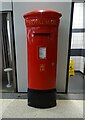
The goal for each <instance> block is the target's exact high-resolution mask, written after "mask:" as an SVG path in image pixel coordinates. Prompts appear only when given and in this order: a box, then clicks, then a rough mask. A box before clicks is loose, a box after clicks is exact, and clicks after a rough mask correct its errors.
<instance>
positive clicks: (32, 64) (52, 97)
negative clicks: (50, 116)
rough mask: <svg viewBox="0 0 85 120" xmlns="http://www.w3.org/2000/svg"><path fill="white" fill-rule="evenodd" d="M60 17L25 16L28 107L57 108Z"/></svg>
mask: <svg viewBox="0 0 85 120" xmlns="http://www.w3.org/2000/svg"><path fill="white" fill-rule="evenodd" d="M60 17H61V14H60V13H58V12H55V11H48V10H47V11H44V10H39V11H34V12H30V13H27V14H25V15H24V18H25V23H26V31H27V54H28V105H30V106H33V107H37V108H48V107H53V106H55V105H56V64H57V44H58V26H59V21H60V19H59V18H60Z"/></svg>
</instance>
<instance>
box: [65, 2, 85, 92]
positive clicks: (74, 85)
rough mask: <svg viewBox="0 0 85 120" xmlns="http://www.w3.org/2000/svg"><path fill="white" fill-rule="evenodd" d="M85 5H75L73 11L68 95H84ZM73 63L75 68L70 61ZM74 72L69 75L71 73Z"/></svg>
mask: <svg viewBox="0 0 85 120" xmlns="http://www.w3.org/2000/svg"><path fill="white" fill-rule="evenodd" d="M83 4H84V3H74V9H73V22H72V29H71V35H70V36H72V37H71V38H70V45H69V59H68V63H69V64H68V72H67V73H68V74H67V86H66V87H67V88H66V92H68V93H72V94H73V93H76V94H80V93H83V80H84V77H83V74H84V52H83V51H84V48H83V44H84V39H83V34H84V32H85V28H83ZM71 60H72V61H73V64H74V65H73V67H72V65H71V64H70V61H71ZM71 70H73V71H74V72H73V73H72V74H70V75H69V73H70V71H71Z"/></svg>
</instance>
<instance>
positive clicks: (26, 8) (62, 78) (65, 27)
mask: <svg viewBox="0 0 85 120" xmlns="http://www.w3.org/2000/svg"><path fill="white" fill-rule="evenodd" d="M37 9H52V10H56V11H58V12H61V13H62V17H61V20H60V26H59V37H58V38H59V41H58V65H57V89H58V91H60V92H64V91H65V85H66V69H67V55H68V43H69V27H70V13H71V3H70V2H67V3H66V2H64V3H62V2H60V3H59V2H51V3H50V2H49V3H48V2H47V3H44V2H43V3H39V2H38V3H34V2H33V3H31V2H28V3H26V2H25V3H24V2H23V3H17V2H14V3H13V13H14V29H15V44H16V62H17V80H18V81H17V82H18V91H19V92H26V91H27V52H26V49H27V48H26V28H25V21H24V18H23V15H24V14H25V13H27V12H30V11H32V10H37Z"/></svg>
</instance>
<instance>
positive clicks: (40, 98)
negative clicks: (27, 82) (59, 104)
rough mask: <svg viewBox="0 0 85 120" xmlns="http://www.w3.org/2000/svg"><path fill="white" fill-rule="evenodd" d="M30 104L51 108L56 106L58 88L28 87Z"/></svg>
mask: <svg viewBox="0 0 85 120" xmlns="http://www.w3.org/2000/svg"><path fill="white" fill-rule="evenodd" d="M28 105H29V106H32V107H36V108H51V107H54V106H56V89H51V90H33V89H28Z"/></svg>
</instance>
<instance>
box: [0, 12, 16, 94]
mask: <svg viewBox="0 0 85 120" xmlns="http://www.w3.org/2000/svg"><path fill="white" fill-rule="evenodd" d="M12 15H13V13H12V11H9V12H0V24H1V25H2V26H1V28H2V29H1V36H0V39H1V48H2V88H0V92H16V90H17V89H16V88H17V85H16V81H17V80H16V79H17V77H16V56H15V42H14V31H13V16H12Z"/></svg>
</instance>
